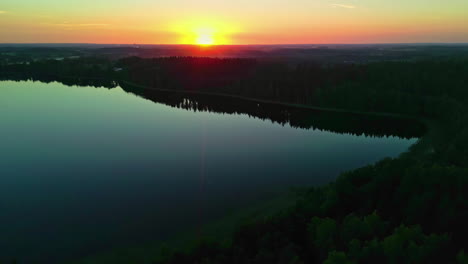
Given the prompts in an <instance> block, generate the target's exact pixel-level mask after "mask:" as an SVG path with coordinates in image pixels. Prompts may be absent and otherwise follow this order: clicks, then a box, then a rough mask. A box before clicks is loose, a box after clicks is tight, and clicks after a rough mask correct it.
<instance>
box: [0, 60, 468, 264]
mask: <svg viewBox="0 0 468 264" xmlns="http://www.w3.org/2000/svg"><path fill="white" fill-rule="evenodd" d="M0 72H1V73H2V76H1V77H2V78H3V79H11V78H13V77H11V76H15V75H20V76H28V77H27V78H33V79H34V78H46V77H44V76H49V77H48V78H51V79H53V76H62V77H67V76H68V77H69V76H74V78H75V79H76V78H78V79H81V78H83V79H86V78H97V79H106V80H111V81H113V82H110V84H109V86H110V87H112V86H115V85H116V84H117V83H123V86H125V84H127V85H134V86H136V87H140V88H141V89H145V90H148V91H151V90H158V89H159V90H168V91H178V92H180V91H182V92H187V93H191V94H223V95H235V96H239V97H244V98H252V99H261V100H267V101H268V102H282V103H289V104H295V105H303V106H317V107H326V108H331V109H341V110H348V111H358V112H370V113H385V114H394V115H398V116H406V117H411V118H417V119H419V120H430V121H431V123H432V124H434V125H433V126H429V127H428V131H427V132H426V135H425V136H423V137H422V138H421V139H420V140H419V142H418V143H416V144H415V145H414V146H413V147H412V148H411V149H410V150H409V151H408V152H407V153H404V154H402V155H401V156H400V157H398V158H395V159H385V160H382V161H380V162H378V163H377V164H374V165H369V166H366V167H364V168H360V169H357V170H354V171H350V172H346V173H344V174H342V175H341V176H340V177H339V178H338V179H337V180H336V181H335V182H333V183H331V184H329V185H327V186H322V187H314V188H307V189H304V190H302V192H301V193H300V195H299V197H298V200H297V201H296V203H295V205H294V206H292V207H291V208H289V209H287V210H284V211H283V212H281V213H279V214H277V215H274V216H270V217H265V218H262V219H256V220H252V221H246V222H245V223H242V224H241V225H239V227H238V228H237V230H236V231H235V232H234V233H233V234H232V237H230V238H226V239H225V240H222V241H219V240H204V239H202V240H200V241H198V242H197V243H196V244H195V245H194V246H193V247H191V248H187V249H170V248H163V249H161V252H160V257H158V258H156V259H155V260H154V263H174V264H175V263H200V264H202V263H203V264H208V263H233V264H234V263H288V264H293V263H296V264H299V263H325V264H332V263H356V264H357V263H458V264H463V263H468V239H467V237H468V228H466V223H468V168H467V167H468V122H467V121H468V114H467V113H468V111H467V108H468V74H467V73H468V60H467V59H465V58H448V59H437V60H435V59H431V60H416V61H398V62H386V61H382V62H375V63H369V64H334V65H327V64H316V63H297V64H288V63H284V62H278V61H275V62H271V61H270V62H265V61H257V60H254V59H214V58H193V57H167V58H156V59H142V58H137V57H130V58H125V59H121V60H118V61H115V62H114V61H107V60H102V59H92V58H88V59H79V60H62V61H52V60H48V61H41V62H32V63H29V64H16V65H2V66H1V68H0ZM16 78H19V77H16ZM141 93H143V94H145V93H149V92H141ZM414 122H416V121H414Z"/></svg>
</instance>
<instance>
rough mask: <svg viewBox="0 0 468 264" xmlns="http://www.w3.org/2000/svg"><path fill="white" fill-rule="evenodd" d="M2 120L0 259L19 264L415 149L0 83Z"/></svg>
mask: <svg viewBox="0 0 468 264" xmlns="http://www.w3.org/2000/svg"><path fill="white" fill-rule="evenodd" d="M0 124H1V125H0V221H1V225H0V234H1V235H0V248H1V249H2V250H1V251H0V260H1V261H7V260H8V261H10V260H11V259H12V258H13V257H17V258H18V260H20V263H29V262H30V261H32V260H48V261H50V262H54V261H58V260H63V259H70V258H77V257H82V256H86V255H89V254H93V253H96V252H100V251H103V250H107V249H111V248H113V247H118V246H125V245H134V244H139V243H144V242H146V241H151V240H158V239H167V238H169V237H171V235H173V234H175V233H176V232H177V231H179V230H181V229H184V228H188V227H193V226H196V225H198V224H200V221H202V222H204V223H206V222H209V221H210V219H213V218H215V217H217V216H220V215H222V213H223V212H225V211H226V210H228V209H230V208H236V206H237V207H239V206H241V205H245V204H246V203H248V202H250V201H253V200H255V199H257V198H258V197H260V196H261V195H263V194H265V193H269V192H273V191H277V190H285V189H286V188H287V187H288V186H302V185H314V184H324V183H327V182H330V181H332V180H333V179H335V178H336V177H337V175H338V174H339V173H340V172H342V171H344V170H349V169H352V168H357V167H360V166H363V165H366V164H369V163H373V162H375V161H378V160H380V159H382V158H384V157H387V156H397V155H398V154H399V153H401V152H404V151H405V150H407V149H408V147H409V146H410V145H411V144H413V143H415V141H416V139H402V138H398V137H369V136H356V135H351V134H338V133H333V132H327V131H320V130H317V129H315V130H314V129H299V128H294V127H291V126H290V125H288V124H285V125H284V126H283V125H280V124H278V123H273V122H271V121H269V120H261V119H258V118H254V117H249V116H248V115H245V114H232V115H231V114H219V113H212V112H211V113H210V112H200V111H188V110H184V109H179V108H173V107H170V106H167V105H164V104H159V103H154V102H152V101H150V100H146V99H144V98H141V97H138V96H135V95H134V94H131V93H127V92H125V91H124V90H122V89H121V88H120V87H117V88H115V89H111V90H109V89H105V88H93V87H76V86H75V87H69V86H65V85H62V84H59V83H50V84H45V83H39V82H10V81H3V82H0ZM200 212H203V213H202V214H203V216H202V217H201V216H200V214H201V213H200ZM200 219H202V220H200ZM1 261H0V262H1ZM21 261H22V262H21Z"/></svg>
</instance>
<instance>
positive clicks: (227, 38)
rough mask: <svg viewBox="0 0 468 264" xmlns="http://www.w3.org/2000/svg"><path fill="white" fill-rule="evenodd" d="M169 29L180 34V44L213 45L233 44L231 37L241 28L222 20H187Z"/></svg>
mask: <svg viewBox="0 0 468 264" xmlns="http://www.w3.org/2000/svg"><path fill="white" fill-rule="evenodd" d="M169 31H170V32H174V33H176V34H177V35H179V36H180V39H179V41H177V42H178V44H190V45H200V46H211V45H228V44H232V41H231V37H232V35H233V34H236V33H238V32H239V29H238V28H234V27H233V26H232V25H230V24H228V23H225V22H221V21H215V20H213V21H211V20H210V21H201V22H200V21H193V20H187V21H185V22H182V23H179V24H175V25H173V26H170V27H169Z"/></svg>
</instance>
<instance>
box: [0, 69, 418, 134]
mask: <svg viewBox="0 0 468 264" xmlns="http://www.w3.org/2000/svg"><path fill="white" fill-rule="evenodd" d="M2 79H3V80H14V81H27V80H32V81H41V82H45V83H50V82H60V83H62V84H64V85H68V86H91V87H105V88H108V89H111V88H115V87H117V86H119V85H120V87H122V89H123V90H124V91H126V92H128V93H132V94H135V95H137V96H139V97H142V98H145V99H148V100H150V101H153V102H156V103H162V104H165V105H168V106H171V107H175V108H180V109H186V110H190V111H202V112H214V113H222V114H246V115H248V116H250V117H255V118H259V119H261V120H269V121H271V122H274V123H278V124H281V125H290V126H291V127H294V128H302V129H319V130H326V131H332V132H336V133H346V134H353V135H366V136H377V137H382V136H398V137H402V138H415V137H419V136H421V135H422V134H423V132H424V129H425V128H424V126H423V125H422V124H421V123H419V122H417V121H415V120H412V119H403V118H395V117H382V116H370V115H358V114H352V113H338V112H329V111H320V110H313V109H304V108H299V107H293V106H286V105H278V104H274V103H264V102H255V101H248V100H242V99H238V98H232V97H223V96H214V95H200V94H191V93H177V92H169V91H158V90H149V89H142V88H138V87H134V86H131V85H128V84H125V83H118V82H116V81H113V80H108V79H98V78H94V79H93V78H71V77H70V78H66V77H65V78H59V77H56V76H34V77H24V76H19V75H16V76H8V77H4V78H2Z"/></svg>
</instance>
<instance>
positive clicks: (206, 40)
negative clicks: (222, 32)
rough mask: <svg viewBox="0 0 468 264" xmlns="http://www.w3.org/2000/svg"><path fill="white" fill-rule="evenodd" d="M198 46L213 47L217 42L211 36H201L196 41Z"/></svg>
mask: <svg viewBox="0 0 468 264" xmlns="http://www.w3.org/2000/svg"><path fill="white" fill-rule="evenodd" d="M196 44H198V45H213V44H215V40H214V38H213V36H212V35H210V34H201V35H199V36H198V37H197V39H196Z"/></svg>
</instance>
